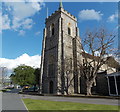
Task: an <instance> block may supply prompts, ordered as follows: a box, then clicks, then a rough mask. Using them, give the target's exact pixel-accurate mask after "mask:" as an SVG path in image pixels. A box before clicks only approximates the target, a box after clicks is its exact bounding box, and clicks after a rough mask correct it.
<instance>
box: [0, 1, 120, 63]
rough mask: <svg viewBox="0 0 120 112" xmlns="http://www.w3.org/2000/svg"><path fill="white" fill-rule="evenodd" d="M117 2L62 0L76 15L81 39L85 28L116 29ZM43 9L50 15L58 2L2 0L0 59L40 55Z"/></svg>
mask: <svg viewBox="0 0 120 112" xmlns="http://www.w3.org/2000/svg"><path fill="white" fill-rule="evenodd" d="M117 5H118V3H117V2H85V3H84V2H63V7H64V9H65V10H67V11H68V12H70V13H71V14H72V15H74V16H76V17H77V19H78V27H79V29H80V36H81V38H82V37H83V35H84V33H85V31H86V30H87V29H95V28H97V27H100V26H103V25H104V26H105V27H106V28H107V29H109V30H110V31H114V32H117V26H118V14H117V11H118V7H117ZM47 8H48V11H49V13H48V14H49V15H51V14H52V13H53V12H54V11H55V10H58V8H59V3H58V2H50V3H49V2H46V3H37V2H36V3H34V4H32V3H18V2H16V3H10V2H9V3H7V2H6V3H4V2H3V4H2V16H1V18H2V21H3V23H2V58H4V59H8V60H12V59H13V60H14V59H16V58H19V57H20V56H23V55H24V54H26V55H24V56H29V57H31V56H36V55H37V56H38V55H39V56H40V55H41V49H42V39H43V29H44V27H45V18H46V16H47V14H46V12H47ZM117 41H118V40H117V39H116V43H117ZM115 45H117V44H115ZM38 59H39V58H38ZM33 61H34V60H33Z"/></svg>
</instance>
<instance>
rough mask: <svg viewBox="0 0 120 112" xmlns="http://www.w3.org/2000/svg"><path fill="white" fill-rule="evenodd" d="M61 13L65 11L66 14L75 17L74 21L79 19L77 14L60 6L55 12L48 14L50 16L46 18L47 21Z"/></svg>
mask: <svg viewBox="0 0 120 112" xmlns="http://www.w3.org/2000/svg"><path fill="white" fill-rule="evenodd" d="M59 13H63V14H65V15H66V16H68V17H70V18H71V19H73V20H74V21H77V18H76V17H75V16H73V15H72V14H70V13H69V12H68V11H66V10H65V9H64V8H62V7H60V8H59V9H58V10H57V11H55V12H54V13H52V14H51V15H50V16H48V18H46V22H47V21H49V20H50V19H52V18H53V17H55V16H56V15H57V14H59Z"/></svg>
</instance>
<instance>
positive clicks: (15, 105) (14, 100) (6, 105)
mask: <svg viewBox="0 0 120 112" xmlns="http://www.w3.org/2000/svg"><path fill="white" fill-rule="evenodd" d="M18 91H19V90H17V89H14V90H12V91H11V92H6V93H3V94H2V110H12V111H14V112H17V111H18V110H19V112H20V111H21V112H23V110H24V112H28V111H27V109H26V107H25V105H24V103H23V101H22V99H21V97H20V95H19V94H17V93H18ZM12 111H11V112H12Z"/></svg>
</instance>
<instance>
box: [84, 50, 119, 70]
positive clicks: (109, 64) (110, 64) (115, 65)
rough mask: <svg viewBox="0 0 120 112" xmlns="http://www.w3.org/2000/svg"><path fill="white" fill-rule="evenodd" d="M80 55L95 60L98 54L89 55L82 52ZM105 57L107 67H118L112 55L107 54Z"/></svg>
mask: <svg viewBox="0 0 120 112" xmlns="http://www.w3.org/2000/svg"><path fill="white" fill-rule="evenodd" d="M82 56H83V57H86V58H89V59H93V58H94V59H95V60H97V59H98V58H99V57H98V56H93V55H91V54H89V53H84V52H82ZM107 58H108V61H107V65H108V66H109V67H112V68H117V69H118V68H120V64H119V63H118V62H117V61H116V60H115V58H114V57H112V56H109V57H107Z"/></svg>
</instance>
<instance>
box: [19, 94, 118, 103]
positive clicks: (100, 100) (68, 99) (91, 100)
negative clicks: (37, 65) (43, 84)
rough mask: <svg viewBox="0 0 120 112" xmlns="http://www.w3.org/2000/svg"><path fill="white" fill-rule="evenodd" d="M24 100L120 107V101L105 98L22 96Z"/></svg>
mask: <svg viewBox="0 0 120 112" xmlns="http://www.w3.org/2000/svg"><path fill="white" fill-rule="evenodd" d="M21 97H22V98H30V99H37V100H50V101H61V102H62V101H64V102H77V103H87V104H103V105H120V104H119V103H118V99H103V98H79V97H75V98H73V97H60V96H58V97H57V96H37V95H25V94H21Z"/></svg>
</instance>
